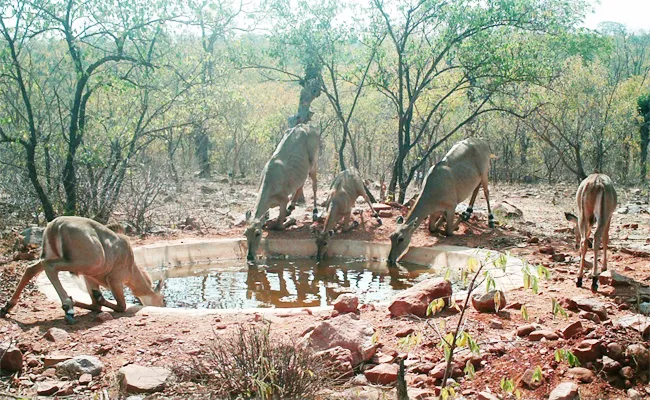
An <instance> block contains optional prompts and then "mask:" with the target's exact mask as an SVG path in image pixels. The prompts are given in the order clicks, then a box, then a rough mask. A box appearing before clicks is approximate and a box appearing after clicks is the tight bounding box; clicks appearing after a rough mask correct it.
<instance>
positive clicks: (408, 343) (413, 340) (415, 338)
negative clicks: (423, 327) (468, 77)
mask: <svg viewBox="0 0 650 400" xmlns="http://www.w3.org/2000/svg"><path fill="white" fill-rule="evenodd" d="M420 342H422V334H420V333H419V332H418V333H413V334H411V335H407V336H405V337H403V338H400V339H399V340H398V341H397V346H398V347H400V348H401V349H402V350H404V351H406V352H409V351H411V350H412V349H413V348H414V347H415V346H417V345H419V344H420Z"/></svg>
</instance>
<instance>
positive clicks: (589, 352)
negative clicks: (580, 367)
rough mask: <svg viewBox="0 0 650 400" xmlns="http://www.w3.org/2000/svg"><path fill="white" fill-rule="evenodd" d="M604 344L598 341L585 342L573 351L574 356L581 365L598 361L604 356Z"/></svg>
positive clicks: (589, 340) (588, 340)
mask: <svg viewBox="0 0 650 400" xmlns="http://www.w3.org/2000/svg"><path fill="white" fill-rule="evenodd" d="M602 350H603V349H602V343H601V341H600V340H598V339H587V340H583V341H582V342H580V344H578V346H577V347H575V348H574V349H573V354H575V356H576V357H578V360H580V363H582V364H585V363H587V362H590V361H596V360H597V359H598V358H600V356H601V354H602Z"/></svg>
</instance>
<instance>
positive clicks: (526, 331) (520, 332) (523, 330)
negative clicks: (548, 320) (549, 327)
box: [517, 324, 539, 337]
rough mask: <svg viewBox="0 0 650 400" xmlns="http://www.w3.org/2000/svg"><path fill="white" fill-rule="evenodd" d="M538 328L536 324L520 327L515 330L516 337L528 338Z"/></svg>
mask: <svg viewBox="0 0 650 400" xmlns="http://www.w3.org/2000/svg"><path fill="white" fill-rule="evenodd" d="M538 327H539V325H537V324H528V325H522V326H520V327H518V328H517V336H519V337H524V336H528V335H530V334H531V333H533V332H535V331H536V330H537V329H538Z"/></svg>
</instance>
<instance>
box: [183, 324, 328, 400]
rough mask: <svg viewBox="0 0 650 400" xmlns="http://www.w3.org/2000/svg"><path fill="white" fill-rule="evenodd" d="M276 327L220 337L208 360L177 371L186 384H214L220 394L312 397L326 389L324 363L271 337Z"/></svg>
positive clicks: (305, 350) (240, 328) (240, 329)
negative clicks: (272, 330) (271, 330)
mask: <svg viewBox="0 0 650 400" xmlns="http://www.w3.org/2000/svg"><path fill="white" fill-rule="evenodd" d="M269 332H270V324H267V325H265V326H258V325H253V326H252V327H245V326H244V325H241V324H240V325H239V326H238V332H237V333H236V334H234V335H227V337H217V338H215V339H214V340H213V341H212V343H211V345H210V347H209V349H208V351H207V352H206V353H205V354H204V356H203V357H202V358H200V359H199V358H193V359H192V361H191V363H190V364H185V365H180V366H177V367H176V368H175V372H176V374H177V375H178V376H179V377H180V379H181V380H191V381H194V382H200V383H203V384H207V385H210V386H214V390H215V392H213V393H214V394H215V395H217V396H226V397H231V398H247V399H309V398H313V397H314V396H315V394H316V393H317V392H318V391H319V390H321V389H322V388H323V387H324V384H325V382H324V379H325V378H324V374H323V373H322V371H320V369H321V365H322V363H321V362H320V361H319V359H318V358H317V357H315V356H314V353H313V352H312V351H311V350H310V349H308V348H304V347H301V346H297V345H296V344H295V343H288V342H286V341H278V340H276V339H274V340H271V338H270V334H269Z"/></svg>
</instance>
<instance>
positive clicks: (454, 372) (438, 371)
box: [429, 361, 463, 379]
mask: <svg viewBox="0 0 650 400" xmlns="http://www.w3.org/2000/svg"><path fill="white" fill-rule="evenodd" d="M446 368H447V363H446V362H444V361H443V362H441V363H438V364H437V365H436V366H435V367H433V369H432V370H431V372H429V376H431V377H432V378H435V379H442V378H443V377H444V376H445V369H446ZM459 376H463V370H462V369H460V367H459V366H458V365H456V364H452V365H451V377H452V378H457V377H459Z"/></svg>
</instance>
